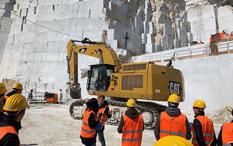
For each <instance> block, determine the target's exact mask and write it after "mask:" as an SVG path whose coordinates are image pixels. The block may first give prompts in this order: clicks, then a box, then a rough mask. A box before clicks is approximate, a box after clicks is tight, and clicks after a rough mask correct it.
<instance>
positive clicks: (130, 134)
mask: <svg viewBox="0 0 233 146" xmlns="http://www.w3.org/2000/svg"><path fill="white" fill-rule="evenodd" d="M123 120H124V125H123V127H122V146H141V143H142V132H143V118H142V115H141V114H139V116H138V117H137V118H135V119H131V118H129V117H128V116H127V115H124V116H123Z"/></svg>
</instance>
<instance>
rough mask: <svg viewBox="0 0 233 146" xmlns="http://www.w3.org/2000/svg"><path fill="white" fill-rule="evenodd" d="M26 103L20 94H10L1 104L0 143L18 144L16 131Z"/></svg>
mask: <svg viewBox="0 0 233 146" xmlns="http://www.w3.org/2000/svg"><path fill="white" fill-rule="evenodd" d="M27 107H28V104H27V102H26V99H25V97H24V96H23V95H21V94H14V95H12V96H10V97H9V98H8V99H7V100H6V103H5V105H4V106H3V110H4V113H3V121H2V122H0V145H1V146H19V145H20V141H19V137H18V131H19V130H20V129H21V124H20V121H21V120H22V119H23V117H24V114H25V111H26V108H27Z"/></svg>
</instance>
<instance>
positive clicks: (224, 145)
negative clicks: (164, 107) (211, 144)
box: [218, 109, 233, 146]
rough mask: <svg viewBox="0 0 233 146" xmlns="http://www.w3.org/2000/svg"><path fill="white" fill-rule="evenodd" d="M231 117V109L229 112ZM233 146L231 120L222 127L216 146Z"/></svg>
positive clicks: (232, 122)
mask: <svg viewBox="0 0 233 146" xmlns="http://www.w3.org/2000/svg"><path fill="white" fill-rule="evenodd" d="M231 115H232V116H233V109H232V111H231ZM230 145H231V146H233V120H232V121H231V122H226V123H224V124H223V125H222V127H221V130H220V132H219V135H218V146H230Z"/></svg>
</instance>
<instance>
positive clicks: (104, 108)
mask: <svg viewBox="0 0 233 146" xmlns="http://www.w3.org/2000/svg"><path fill="white" fill-rule="evenodd" d="M97 100H98V102H99V110H98V112H97V117H99V118H100V119H99V121H100V122H99V123H98V124H97V126H96V130H97V134H98V137H99V141H100V143H101V145H102V146H106V142H105V138H104V129H105V122H106V121H107V119H108V118H111V116H112V115H111V113H110V110H109V107H108V102H107V101H106V100H105V96H104V95H99V96H98V97H97Z"/></svg>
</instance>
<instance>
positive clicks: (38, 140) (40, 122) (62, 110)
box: [19, 104, 155, 146]
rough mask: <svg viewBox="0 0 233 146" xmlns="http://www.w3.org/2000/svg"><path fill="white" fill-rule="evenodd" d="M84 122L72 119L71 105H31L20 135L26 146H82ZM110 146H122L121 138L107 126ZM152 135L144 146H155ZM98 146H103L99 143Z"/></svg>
mask: <svg viewBox="0 0 233 146" xmlns="http://www.w3.org/2000/svg"><path fill="white" fill-rule="evenodd" d="M80 126H81V121H78V120H73V119H72V118H71V117H70V115H69V105H39V104H37V105H32V106H31V108H30V109H28V110H27V111H26V115H25V117H24V119H23V121H22V127H23V128H22V129H21V131H20V133H19V136H20V139H21V143H22V144H23V146H37V145H39V146H82V144H81V141H80V138H79V130H80ZM105 138H106V141H107V146H110V145H111V146H120V145H121V144H120V143H121V135H120V134H118V133H117V127H116V126H109V125H107V126H106V129H105ZM154 140H155V138H154V134H153V131H148V130H146V131H145V132H144V134H143V142H142V146H152V145H153V142H154ZM97 146H100V144H99V142H97Z"/></svg>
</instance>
